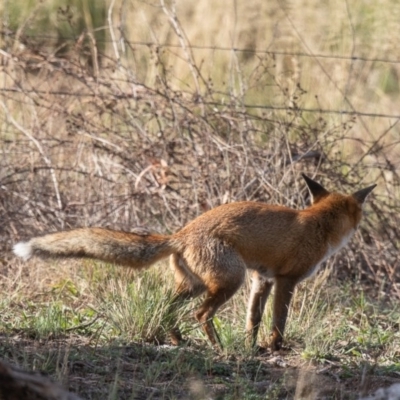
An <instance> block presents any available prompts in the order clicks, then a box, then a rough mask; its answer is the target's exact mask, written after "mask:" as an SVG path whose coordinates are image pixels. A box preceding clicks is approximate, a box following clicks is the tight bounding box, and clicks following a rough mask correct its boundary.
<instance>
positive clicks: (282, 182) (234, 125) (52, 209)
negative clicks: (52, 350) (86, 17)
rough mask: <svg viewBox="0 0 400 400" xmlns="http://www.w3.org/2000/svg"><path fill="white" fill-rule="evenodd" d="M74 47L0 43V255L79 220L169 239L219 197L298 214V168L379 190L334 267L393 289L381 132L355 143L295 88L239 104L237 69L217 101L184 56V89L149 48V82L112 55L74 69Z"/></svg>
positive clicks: (389, 175)
mask: <svg viewBox="0 0 400 400" xmlns="http://www.w3.org/2000/svg"><path fill="white" fill-rule="evenodd" d="M177 34H178V36H179V30H177ZM12 39H13V37H11V36H10V42H12ZM14 39H15V38H14ZM93 46H95V44H93ZM182 46H183V49H182V50H183V52H184V53H185V51H187V48H185V43H184V42H183V43H182ZM132 50H134V49H132ZM85 51H88V50H85V49H83V48H80V47H79V46H76V48H75V50H74V51H72V50H71V52H70V54H69V55H68V57H66V58H60V57H57V56H56V55H54V53H45V52H43V51H42V52H39V53H37V54H32V53H30V52H29V49H27V48H26V47H25V48H20V47H18V46H11V45H10V46H9V47H7V46H6V47H5V50H4V52H3V53H4V54H3V55H4V57H3V60H4V62H3V66H2V72H1V77H2V82H3V90H2V91H1V93H0V106H1V107H2V111H3V113H2V116H1V136H0V151H1V153H2V157H1V160H0V165H1V168H0V220H1V221H2V223H1V225H0V240H1V241H0V245H1V247H2V249H3V250H4V251H5V250H9V249H10V247H11V245H12V243H13V242H15V241H16V240H18V239H21V238H24V237H29V236H31V235H35V234H40V233H44V232H49V231H55V230H60V229H69V228H74V227H78V226H94V225H96V226H108V227H112V228H116V229H124V230H130V229H132V228H133V227H137V226H145V227H146V228H148V229H151V230H154V231H159V232H163V233H166V232H174V231H176V230H178V229H179V228H180V227H182V226H183V225H184V224H185V223H187V222H188V221H190V220H191V219H193V218H194V217H196V216H197V215H199V214H200V213H201V212H204V211H205V210H208V209H210V208H212V207H215V206H217V205H219V204H222V203H225V202H231V201H239V200H254V201H266V202H270V203H279V204H285V205H288V206H291V207H304V205H305V204H306V203H307V201H308V198H307V197H308V194H307V191H306V190H305V186H304V184H303V182H302V180H301V179H300V178H299V172H306V173H308V174H309V175H311V176H316V177H317V179H318V180H319V181H321V182H322V183H323V184H324V185H325V186H326V187H327V188H329V189H335V190H336V189H338V190H343V191H345V192H351V191H353V190H357V189H359V188H361V187H363V186H367V185H368V184H371V183H373V182H377V183H378V184H379V188H378V189H377V190H376V191H375V192H374V193H373V194H372V195H371V197H370V199H369V200H368V205H367V207H366V208H367V212H366V216H365V219H364V221H363V224H362V227H361V229H360V233H359V234H358V235H357V237H356V239H355V240H354V241H353V245H352V246H351V247H350V248H349V249H348V250H347V251H346V252H342V253H341V256H340V257H338V258H337V263H338V264H339V265H341V266H343V267H344V269H341V270H342V271H346V273H348V272H351V274H352V275H351V276H353V277H355V278H356V277H358V278H359V277H362V278H364V280H366V281H368V282H373V283H374V284H378V285H379V286H378V288H380V289H383V290H384V291H385V292H386V293H395V294H397V295H399V288H398V286H396V282H397V280H398V275H399V267H398V261H397V245H398V238H399V230H398V226H399V219H398V207H399V202H398V199H397V197H396V195H397V192H396V191H397V190H398V187H399V182H400V180H399V176H398V174H397V171H396V169H395V168H394V166H393V163H392V161H391V159H390V157H389V156H388V154H389V153H390V148H388V147H390V145H391V144H390V143H389V144H387V143H388V141H387V137H388V135H389V134H390V128H391V127H389V128H388V129H387V130H386V131H385V132H384V134H382V135H381V136H380V137H370V138H368V139H363V140H361V139H355V138H354V137H353V136H352V127H353V125H354V124H357V123H359V122H358V121H357V120H356V119H355V118H353V117H352V116H351V115H350V116H349V117H348V118H344V117H341V118H337V119H336V120H335V119H333V118H328V117H327V116H326V115H325V114H323V113H310V112H307V111H304V110H302V109H301V98H302V96H303V95H304V90H303V89H302V88H301V87H300V86H299V85H298V86H297V89H295V91H294V92H291V93H290V95H289V93H288V92H287V91H285V88H284V85H280V86H279V85H278V86H277V87H278V88H279V90H280V99H281V105H280V106H279V107H277V109H268V108H266V109H260V108H249V107H246V104H245V98H246V84H245V78H244V77H243V76H242V74H241V71H240V69H238V71H237V73H236V75H235V83H234V84H232V85H233V86H232V87H231V89H232V88H233V87H234V88H235V90H230V91H228V92H224V93H223V92H221V91H220V90H216V89H213V82H212V81H210V80H207V79H205V78H204V77H203V75H202V73H201V68H200V67H199V66H198V65H197V64H196V63H195V62H194V61H193V58H191V57H190V56H188V57H187V59H186V62H187V63H188V64H189V65H190V68H189V69H190V71H191V73H192V74H193V77H194V80H195V81H196V82H197V83H198V84H197V86H196V87H195V88H194V89H190V87H189V86H185V85H183V86H182V87H184V88H185V89H184V90H183V89H182V87H178V86H177V85H172V84H171V79H170V73H169V70H168V67H167V66H166V65H165V64H164V61H163V56H162V51H161V49H160V48H158V47H157V46H155V47H154V48H152V49H150V51H149V54H150V56H151V57H152V61H151V62H152V63H153V65H155V66H156V71H157V74H156V77H155V79H154V84H153V85H152V86H147V85H145V84H144V83H143V82H141V81H140V80H139V79H137V78H135V76H134V75H133V74H132V72H131V70H130V69H129V68H128V67H126V66H124V62H123V61H122V60H121V59H120V58H119V57H118V54H113V53H112V52H109V53H107V54H102V55H101V56H100V54H99V56H98V65H97V66H96V65H94V64H96V63H94V64H93V63H92V64H90V63H89V64H88V63H87V60H88V59H93V58H91V57H93V48H92V49H91V50H90V54H86V53H85ZM262 62H265V60H263V61H262ZM262 62H260V65H261V64H262ZM260 65H259V66H260ZM231 72H232V71H230V73H231ZM255 72H257V73H260V71H258V70H257V71H255ZM339 270H340V269H339ZM375 288H377V286H375ZM377 293H378V289H375V294H377Z"/></svg>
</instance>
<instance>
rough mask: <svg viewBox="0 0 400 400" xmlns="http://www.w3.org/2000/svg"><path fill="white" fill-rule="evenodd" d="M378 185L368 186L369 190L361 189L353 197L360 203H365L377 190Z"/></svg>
mask: <svg viewBox="0 0 400 400" xmlns="http://www.w3.org/2000/svg"><path fill="white" fill-rule="evenodd" d="M376 186H377V185H376V184H374V185H371V186H368V187H367V188H364V189H361V190H359V191H358V192H356V193H354V194H353V197H354V198H355V199H356V200H357V201H358V202H359V203H361V204H362V203H364V201H365V199H366V198H367V197H368V195H369V194H370V193H371V192H372V190H374V189H375V188H376Z"/></svg>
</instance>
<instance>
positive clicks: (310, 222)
mask: <svg viewBox="0 0 400 400" xmlns="http://www.w3.org/2000/svg"><path fill="white" fill-rule="evenodd" d="M303 177H304V179H305V180H306V183H307V185H308V187H309V189H310V192H311V195H312V197H313V204H312V205H311V206H310V207H308V208H306V209H304V210H295V209H291V208H288V207H283V206H276V205H275V206H274V205H268V204H263V203H257V202H237V203H231V204H225V205H221V206H219V207H216V208H214V209H212V210H210V211H208V212H206V213H204V214H203V215H200V216H199V217H198V218H196V219H194V220H193V221H192V222H190V223H189V224H188V225H186V226H185V227H184V228H183V229H182V230H180V231H178V232H177V233H175V234H173V235H171V236H163V235H155V234H149V233H148V232H142V231H136V232H138V233H135V232H133V233H128V232H120V231H112V230H109V229H102V228H81V229H76V230H72V231H68V232H59V233H54V234H49V235H45V236H42V237H37V238H33V239H31V240H30V241H29V242H27V243H19V244H17V245H16V246H15V248H14V252H15V253H16V254H18V255H20V256H21V257H24V258H29V257H30V256H31V255H33V254H36V255H39V256H53V257H57V256H58V257H89V258H95V259H100V260H104V261H109V262H115V263H117V264H121V265H125V266H129V267H132V268H136V269H140V268H145V267H148V266H150V265H151V264H153V263H154V262H156V261H157V260H159V259H161V258H164V257H166V256H168V255H171V265H172V267H173V269H174V271H175V283H176V292H177V294H176V301H175V302H174V305H177V304H179V303H180V302H181V301H182V300H184V299H187V298H193V297H197V296H199V295H200V294H202V293H206V296H205V299H204V301H203V303H202V305H201V307H200V309H199V310H198V311H197V312H196V318H197V320H198V321H199V322H200V323H201V324H203V327H204V330H205V333H206V334H207V336H208V338H209V339H210V341H211V343H213V344H214V345H218V344H220V343H219V339H218V335H217V333H216V331H215V328H214V325H213V323H212V318H213V316H214V315H215V313H216V312H217V310H218V308H219V307H220V306H221V305H222V304H224V303H225V302H226V301H227V300H228V299H229V298H230V297H231V296H233V295H234V294H235V292H236V291H237V290H238V288H239V287H240V286H241V285H242V283H243V281H244V278H245V274H246V270H247V269H250V270H252V281H253V283H252V289H251V294H250V299H249V305H248V313H247V322H246V329H247V331H248V333H249V336H250V337H251V340H252V343H253V344H255V343H256V338H257V332H258V328H259V325H260V322H261V318H262V314H263V311H264V307H265V303H266V301H267V298H268V295H269V293H270V291H271V288H272V286H273V284H275V285H276V289H275V299H274V311H273V327H272V338H271V347H272V348H273V349H279V348H280V347H281V343H282V338H283V332H284V329H285V323H286V318H287V313H288V307H289V304H290V301H291V297H292V294H293V291H294V288H295V286H296V284H297V283H298V282H300V281H301V280H303V279H305V278H307V277H309V276H310V275H312V274H313V273H314V272H315V271H316V269H317V267H318V266H319V265H320V264H321V263H322V262H323V261H324V260H325V259H326V258H328V257H329V256H330V255H332V254H333V253H334V252H336V251H337V250H339V249H340V248H341V247H343V246H344V245H345V244H346V243H347V242H348V240H350V238H351V236H352V235H353V233H354V232H355V230H356V228H357V226H358V224H359V222H360V220H361V215H362V204H363V203H364V200H365V199H366V197H367V196H368V194H369V193H370V192H371V191H372V189H373V188H374V187H375V185H373V186H370V187H368V188H365V189H362V190H360V191H358V192H356V193H354V194H352V195H343V194H339V193H330V192H328V191H327V190H326V189H324V188H323V187H322V186H321V185H319V184H318V183H317V182H315V181H313V180H311V179H310V178H308V177H307V176H305V175H303ZM171 337H172V340H173V342H175V343H178V342H179V341H180V340H181V335H180V332H179V330H178V329H175V330H174V331H173V332H171Z"/></svg>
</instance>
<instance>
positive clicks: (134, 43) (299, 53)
mask: <svg viewBox="0 0 400 400" xmlns="http://www.w3.org/2000/svg"><path fill="white" fill-rule="evenodd" d="M24 37H27V38H33V39H46V40H58V41H59V40H65V41H77V40H78V37H68V36H52V35H32V34H25V35H24ZM96 42H97V43H107V44H109V43H121V42H124V43H126V44H129V45H131V46H146V47H159V48H163V47H165V48H175V49H181V48H182V46H181V45H179V44H174V43H159V42H156V41H140V40H126V39H125V38H124V39H121V40H118V41H113V40H111V39H96ZM186 47H187V48H188V49H193V50H209V51H215V50H219V51H233V52H240V53H253V54H265V55H277V56H295V57H307V58H325V59H332V60H347V61H363V62H380V63H387V64H400V60H398V59H389V58H371V57H365V56H362V55H352V56H343V55H339V54H324V53H315V54H314V53H313V54H310V53H306V52H303V51H297V52H296V51H284V50H278V51H277V50H261V49H256V48H244V47H227V46H205V45H196V44H189V43H188V44H187V45H186Z"/></svg>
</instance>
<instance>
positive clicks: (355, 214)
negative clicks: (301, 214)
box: [302, 174, 376, 227]
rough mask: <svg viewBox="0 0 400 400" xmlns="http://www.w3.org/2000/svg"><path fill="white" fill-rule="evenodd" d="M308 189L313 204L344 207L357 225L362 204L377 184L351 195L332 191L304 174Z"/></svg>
mask: <svg viewBox="0 0 400 400" xmlns="http://www.w3.org/2000/svg"><path fill="white" fill-rule="evenodd" d="M302 176H303V178H304V180H305V181H306V184H307V186H308V189H309V191H310V194H311V197H312V204H313V205H314V204H318V203H326V205H327V207H332V206H333V205H334V204H335V206H336V207H341V208H343V212H345V213H346V214H347V215H348V216H349V217H350V218H351V220H352V222H353V224H354V226H355V227H356V226H357V225H358V223H359V222H360V219H361V216H362V206H363V204H364V202H365V199H366V198H367V197H368V195H369V194H370V193H371V192H372V190H373V189H374V188H375V186H376V185H371V186H368V187H366V188H364V189H361V190H358V191H357V192H354V193H352V194H351V195H343V194H340V193H332V192H329V191H328V190H326V189H325V188H324V187H323V186H322V185H320V184H319V183H318V182H315V181H314V180H312V179H311V178H309V177H308V176H307V175H305V174H302Z"/></svg>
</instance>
